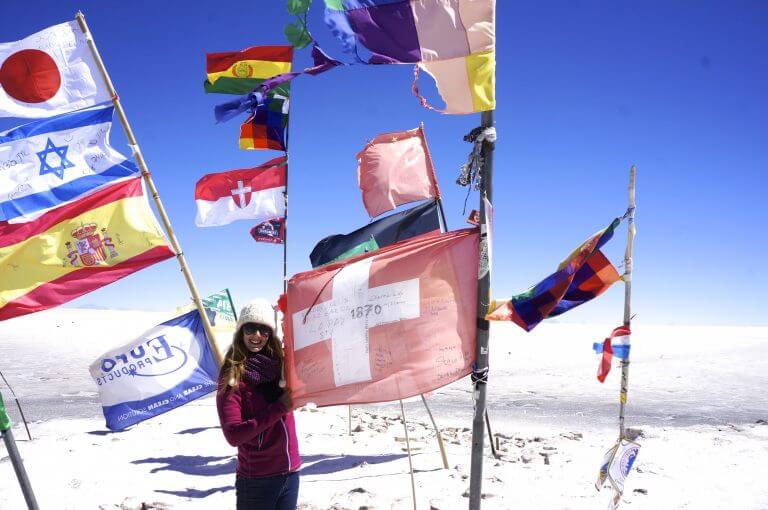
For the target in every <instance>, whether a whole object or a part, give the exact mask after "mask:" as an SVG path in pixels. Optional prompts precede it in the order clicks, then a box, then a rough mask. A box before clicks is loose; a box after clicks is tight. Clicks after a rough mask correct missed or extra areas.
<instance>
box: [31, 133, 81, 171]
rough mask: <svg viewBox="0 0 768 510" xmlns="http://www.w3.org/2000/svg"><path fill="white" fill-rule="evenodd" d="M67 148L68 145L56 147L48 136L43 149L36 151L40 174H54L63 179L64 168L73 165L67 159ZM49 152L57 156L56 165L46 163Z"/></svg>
mask: <svg viewBox="0 0 768 510" xmlns="http://www.w3.org/2000/svg"><path fill="white" fill-rule="evenodd" d="M67 149H69V145H62V146H61V147H57V146H55V145H54V144H53V142H52V141H51V139H50V138H49V139H48V143H46V144H45V149H44V150H41V151H40V152H38V153H37V157H38V158H39V159H40V175H45V174H54V175H55V176H56V177H58V178H59V179H64V170H65V169H67V168H72V167H73V166H75V165H74V163H72V162H71V161H69V160H68V159H67ZM49 154H56V155H57V156H58V157H59V165H58V166H53V165H51V164H50V163H48V155H49Z"/></svg>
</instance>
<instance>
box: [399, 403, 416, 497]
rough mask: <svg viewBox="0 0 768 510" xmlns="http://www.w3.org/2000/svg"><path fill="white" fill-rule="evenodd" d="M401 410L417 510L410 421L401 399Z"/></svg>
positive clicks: (412, 492) (412, 491)
mask: <svg viewBox="0 0 768 510" xmlns="http://www.w3.org/2000/svg"><path fill="white" fill-rule="evenodd" d="M400 412H401V413H403V428H405V447H406V449H407V450H408V466H409V467H410V470H411V494H412V496H413V510H416V480H415V479H414V477H413V460H412V459H411V441H410V439H409V438H408V422H407V421H406V420H405V405H404V404H403V399H402V398H401V399H400Z"/></svg>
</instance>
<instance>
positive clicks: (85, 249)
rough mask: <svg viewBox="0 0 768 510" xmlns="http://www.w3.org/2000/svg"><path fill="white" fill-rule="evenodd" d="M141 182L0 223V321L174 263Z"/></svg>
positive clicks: (135, 180)
mask: <svg viewBox="0 0 768 510" xmlns="http://www.w3.org/2000/svg"><path fill="white" fill-rule="evenodd" d="M173 256H174V253H173V251H172V250H171V249H170V248H169V247H168V245H167V243H166V239H165V236H164V235H163V233H162V231H161V230H160V226H159V225H158V224H157V221H156V220H155V217H154V215H153V214H152V210H151V209H150V208H149V203H148V202H147V199H146V197H145V196H144V190H143V186H142V181H141V177H136V178H133V179H130V180H126V181H122V182H119V183H116V184H113V185H111V186H109V187H106V188H103V189H102V190H100V191H98V192H96V193H94V194H92V195H90V196H88V197H86V198H84V199H81V200H78V201H76V202H72V203H70V204H67V205H64V206H61V207H58V208H56V209H53V210H51V211H49V212H47V213H45V214H43V215H42V216H40V217H38V218H37V219H35V220H33V221H30V222H27V223H18V224H11V223H7V222H2V223H0V282H1V283H0V320H5V319H10V318H12V317H17V316H19V315H26V314H29V313H33V312H39V311H41V310H46V309H48V308H52V307H54V306H58V305H61V304H63V303H66V302H68V301H71V300H73V299H75V298H78V297H80V296H82V295H84V294H87V293H88V292H91V291H93V290H96V289H98V288H100V287H103V286H105V285H107V284H109V283H112V282H114V281H117V280H119V279H121V278H123V277H125V276H128V275H129V274H131V273H134V272H136V271H139V270H140V269H144V268H145V267H148V266H151V265H152V264H154V263H156V262H160V261H162V260H165V259H167V258H170V257H173Z"/></svg>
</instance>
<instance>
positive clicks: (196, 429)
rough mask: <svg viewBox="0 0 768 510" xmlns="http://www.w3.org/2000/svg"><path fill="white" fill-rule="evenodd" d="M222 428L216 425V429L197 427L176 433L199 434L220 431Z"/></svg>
mask: <svg viewBox="0 0 768 510" xmlns="http://www.w3.org/2000/svg"><path fill="white" fill-rule="evenodd" d="M220 428H221V427H220V426H218V425H216V426H215V427H196V428H193V429H185V430H180V431H178V432H176V433H177V434H199V433H200V432H204V431H206V430H211V429H220Z"/></svg>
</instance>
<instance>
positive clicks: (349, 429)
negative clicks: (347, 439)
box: [347, 406, 352, 436]
mask: <svg viewBox="0 0 768 510" xmlns="http://www.w3.org/2000/svg"><path fill="white" fill-rule="evenodd" d="M347 413H348V415H349V420H348V421H347V435H348V436H351V435H352V406H347Z"/></svg>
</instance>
